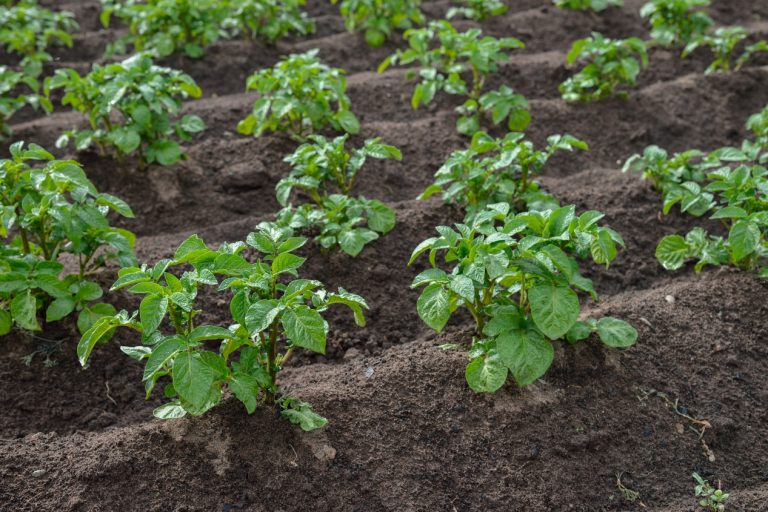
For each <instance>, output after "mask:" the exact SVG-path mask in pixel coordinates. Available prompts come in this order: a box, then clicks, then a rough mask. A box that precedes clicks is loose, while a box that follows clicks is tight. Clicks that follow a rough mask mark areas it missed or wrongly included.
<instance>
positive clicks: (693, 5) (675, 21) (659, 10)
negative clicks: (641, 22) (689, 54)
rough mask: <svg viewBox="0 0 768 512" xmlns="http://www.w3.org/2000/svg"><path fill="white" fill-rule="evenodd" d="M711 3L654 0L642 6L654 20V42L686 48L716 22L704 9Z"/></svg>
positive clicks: (644, 11) (643, 10)
mask: <svg viewBox="0 0 768 512" xmlns="http://www.w3.org/2000/svg"><path fill="white" fill-rule="evenodd" d="M708 6H709V0H651V1H650V2H648V3H646V4H645V5H643V7H642V8H641V9H640V15H641V16H642V17H643V18H648V21H650V23H651V38H652V40H653V42H655V43H657V44H659V45H661V46H663V47H666V48H669V47H676V46H683V47H685V46H686V45H688V44H689V43H690V42H691V41H692V40H693V39H695V38H698V37H701V36H703V35H704V34H706V33H707V32H708V31H709V29H710V28H711V27H712V26H713V25H714V24H715V22H714V20H712V18H710V16H709V14H707V13H706V12H705V11H702V10H700V8H703V7H708Z"/></svg>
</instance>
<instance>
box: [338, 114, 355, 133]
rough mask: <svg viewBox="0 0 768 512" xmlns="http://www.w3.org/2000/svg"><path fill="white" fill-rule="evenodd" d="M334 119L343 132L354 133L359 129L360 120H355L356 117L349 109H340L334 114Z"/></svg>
mask: <svg viewBox="0 0 768 512" xmlns="http://www.w3.org/2000/svg"><path fill="white" fill-rule="evenodd" d="M336 119H337V120H338V122H339V125H341V128H342V129H343V130H344V131H345V132H347V133H351V134H352V135H355V134H356V133H358V132H359V131H360V122H359V121H358V120H357V117H355V114H353V113H352V112H351V111H349V110H342V111H341V112H339V113H338V114H336Z"/></svg>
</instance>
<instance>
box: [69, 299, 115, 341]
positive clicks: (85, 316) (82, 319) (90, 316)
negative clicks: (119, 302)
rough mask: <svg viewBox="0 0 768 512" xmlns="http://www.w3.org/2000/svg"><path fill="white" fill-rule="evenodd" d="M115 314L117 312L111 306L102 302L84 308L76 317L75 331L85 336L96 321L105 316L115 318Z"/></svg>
mask: <svg viewBox="0 0 768 512" xmlns="http://www.w3.org/2000/svg"><path fill="white" fill-rule="evenodd" d="M116 313H117V310H116V309H115V306H113V305H112V304H106V303H103V302H102V303H99V304H91V305H89V306H86V307H84V308H83V310H82V311H80V314H79V315H77V330H78V331H80V334H85V332H86V331H87V330H88V329H90V328H91V326H92V325H93V324H94V323H95V322H96V320H98V319H99V318H102V317H105V316H115V314H116Z"/></svg>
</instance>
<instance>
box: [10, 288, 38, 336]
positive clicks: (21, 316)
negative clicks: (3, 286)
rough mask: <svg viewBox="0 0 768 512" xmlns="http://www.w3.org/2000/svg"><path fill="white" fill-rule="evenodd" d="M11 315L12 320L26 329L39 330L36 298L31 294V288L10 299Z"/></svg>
mask: <svg viewBox="0 0 768 512" xmlns="http://www.w3.org/2000/svg"><path fill="white" fill-rule="evenodd" d="M11 316H12V317H13V321H14V322H15V323H16V325H18V326H19V327H21V328H22V329H26V330H28V331H39V330H41V329H40V324H38V323H37V299H36V298H35V296H34V295H33V294H32V290H27V291H25V292H24V293H20V294H19V295H17V296H15V297H14V298H13V300H12V301H11Z"/></svg>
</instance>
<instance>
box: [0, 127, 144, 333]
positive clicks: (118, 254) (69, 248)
mask: <svg viewBox="0 0 768 512" xmlns="http://www.w3.org/2000/svg"><path fill="white" fill-rule="evenodd" d="M10 152H11V158H9V159H5V160H0V206H1V207H2V208H1V209H0V213H2V215H1V216H0V335H4V334H7V333H8V332H9V331H10V330H11V329H12V328H13V327H14V326H16V327H18V328H20V329H24V330H28V331H39V330H41V329H42V327H41V325H40V314H41V313H42V315H43V316H42V317H43V319H44V321H45V322H55V321H57V320H61V319H62V318H64V317H66V316H68V315H69V314H71V313H73V312H77V313H78V318H77V326H78V328H79V329H80V331H81V332H85V331H86V330H87V329H88V328H89V327H90V326H91V325H92V324H93V323H94V322H95V321H96V320H97V319H98V318H100V317H101V316H103V315H111V314H114V313H115V309H114V308H113V307H112V306H111V305H110V304H105V303H97V302H95V301H96V300H98V299H99V298H100V297H101V296H102V290H101V287H100V286H99V284H98V283H97V282H95V281H93V280H91V279H90V278H91V277H92V275H93V274H94V273H95V272H97V271H98V270H99V269H100V268H101V267H103V266H104V265H105V264H106V263H107V261H109V260H112V259H114V260H117V261H118V262H119V263H120V264H121V265H130V264H133V262H134V257H133V244H134V241H135V236H134V235H133V234H132V233H131V232H129V231H126V230H124V229H118V228H114V227H112V226H110V223H109V219H108V214H109V213H110V212H115V213H117V214H118V215H122V216H124V217H133V212H132V211H131V209H130V208H129V207H128V205H127V204H126V203H125V202H123V201H122V200H120V199H119V198H117V197H114V196H111V195H109V194H104V193H99V192H98V191H97V190H96V188H95V187H94V186H93V184H92V183H91V182H90V181H88V178H87V177H86V175H85V172H84V171H83V169H82V167H81V166H80V164H79V163H77V162H75V161H72V160H55V159H54V157H53V155H51V154H50V153H48V152H47V151H45V150H44V149H43V148H41V147H40V146H37V145H35V144H30V145H29V146H28V147H25V146H24V143H23V142H16V143H14V144H13V145H11V148H10ZM35 162H41V163H43V164H44V165H43V166H42V167H33V166H32V165H31V164H33V163H35ZM65 254H66V255H67V261H70V262H72V263H73V264H74V268H75V269H76V272H74V273H68V270H65V266H64V264H63V263H62V261H60V259H61V257H62V256H64V255H65ZM67 268H71V264H70V265H69V266H68V267H67Z"/></svg>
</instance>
